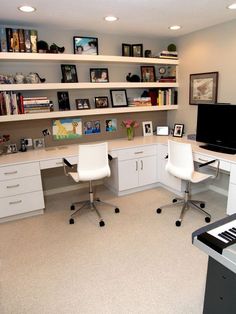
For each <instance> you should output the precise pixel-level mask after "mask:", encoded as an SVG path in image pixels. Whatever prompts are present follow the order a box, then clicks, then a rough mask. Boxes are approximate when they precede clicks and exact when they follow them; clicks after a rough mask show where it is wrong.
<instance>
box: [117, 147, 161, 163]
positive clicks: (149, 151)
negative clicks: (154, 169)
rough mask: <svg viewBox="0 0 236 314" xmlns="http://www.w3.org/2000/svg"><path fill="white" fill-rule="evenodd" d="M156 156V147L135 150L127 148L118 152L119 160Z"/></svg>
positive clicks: (136, 148)
mask: <svg viewBox="0 0 236 314" xmlns="http://www.w3.org/2000/svg"><path fill="white" fill-rule="evenodd" d="M155 154H156V146H155V145H149V146H140V147H135V148H126V149H122V150H119V151H118V159H119V160H128V159H134V158H140V157H145V156H152V155H155Z"/></svg>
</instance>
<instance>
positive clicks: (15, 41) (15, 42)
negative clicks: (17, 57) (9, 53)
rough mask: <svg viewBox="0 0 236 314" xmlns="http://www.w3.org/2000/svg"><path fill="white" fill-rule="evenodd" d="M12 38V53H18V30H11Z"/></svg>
mask: <svg viewBox="0 0 236 314" xmlns="http://www.w3.org/2000/svg"><path fill="white" fill-rule="evenodd" d="M12 37H13V52H19V51H20V42H19V34H18V29H16V28H13V30H12Z"/></svg>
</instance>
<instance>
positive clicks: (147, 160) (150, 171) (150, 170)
mask: <svg viewBox="0 0 236 314" xmlns="http://www.w3.org/2000/svg"><path fill="white" fill-rule="evenodd" d="M138 166H139V185H140V186H142V185H146V184H152V183H155V182H157V176H156V173H157V171H156V168H157V157H156V156H148V157H144V158H140V159H139V160H138Z"/></svg>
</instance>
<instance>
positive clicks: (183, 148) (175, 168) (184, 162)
mask: <svg viewBox="0 0 236 314" xmlns="http://www.w3.org/2000/svg"><path fill="white" fill-rule="evenodd" d="M166 170H167V171H168V172H169V173H171V174H172V175H174V176H175V177H178V178H180V179H183V180H190V179H191V177H192V174H193V172H194V163H193V153H192V146H191V144H188V143H180V142H177V141H171V140H169V141H168V161H167V164H166Z"/></svg>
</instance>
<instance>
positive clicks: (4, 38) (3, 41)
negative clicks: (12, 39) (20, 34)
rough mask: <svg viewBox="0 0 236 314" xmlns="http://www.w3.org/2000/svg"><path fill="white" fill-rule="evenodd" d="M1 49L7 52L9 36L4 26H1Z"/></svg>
mask: <svg viewBox="0 0 236 314" xmlns="http://www.w3.org/2000/svg"><path fill="white" fill-rule="evenodd" d="M0 51H1V52H7V36H6V29H5V28H4V27H1V28H0Z"/></svg>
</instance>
